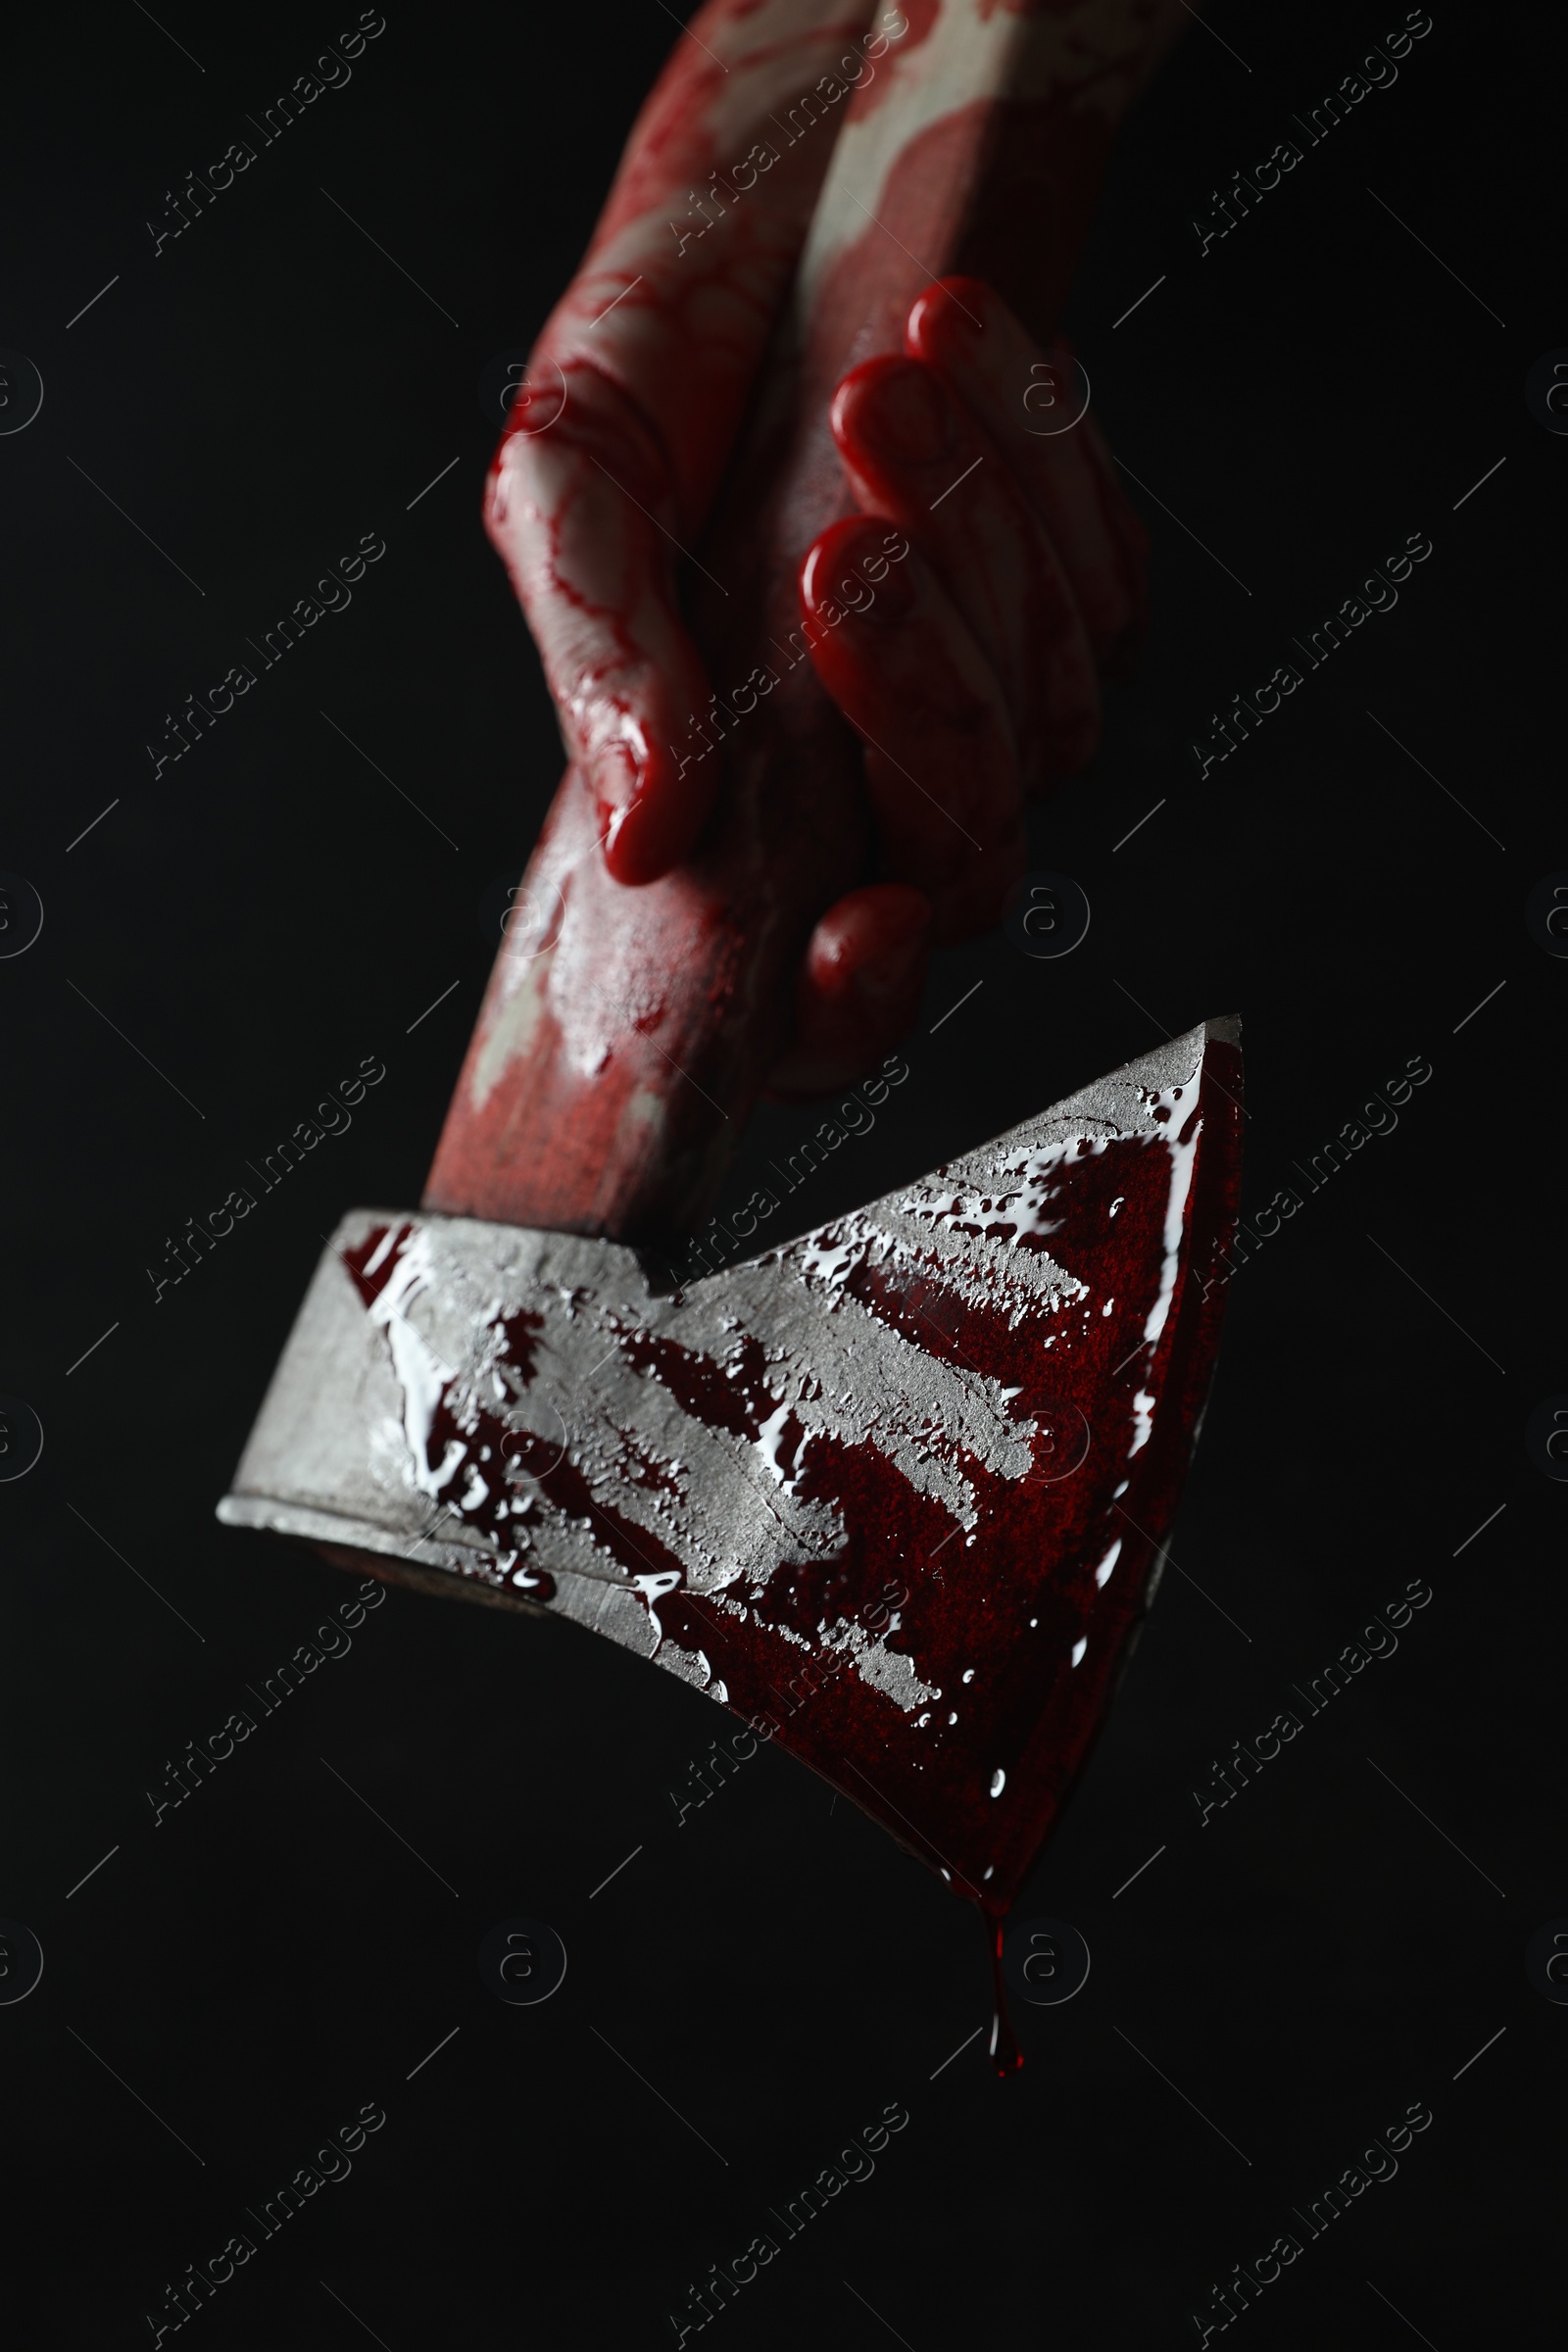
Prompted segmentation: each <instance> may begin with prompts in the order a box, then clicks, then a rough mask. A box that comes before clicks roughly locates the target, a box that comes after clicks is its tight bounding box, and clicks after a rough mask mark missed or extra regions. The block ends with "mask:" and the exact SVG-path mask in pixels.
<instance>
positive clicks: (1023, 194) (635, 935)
mask: <svg viewBox="0 0 1568 2352" xmlns="http://www.w3.org/2000/svg"><path fill="white" fill-rule="evenodd" d="M1070 13H1071V11H1070V7H1069V8H1068V9H1066V10H1064V9H1063V8H1062V6H1060V5H1059V0H1058V4H1056V5H1051V4H1048V5H1046V6H1044V7H1041V8H1039V9H1038V10H1037V11H1034V12H1029V11H1017V12H1007V13H1005V15H1004V16H1003V17H1002V19H1001V21H1000V23H1001V29H1000V31H999V29H998V28H997V27H998V20H997V18H996V17H995V15H994V14H993V12H992V11H991V10H990V9H988V8H986V7H985V6H984V0H947V5H946V6H945V7H944V9H943V11H942V18H941V22H940V23H939V25H938V28H937V33H936V34H935V35H933V36H930V37H928V38H927V40H926V42H925V43H924V45H923V47H921V48H919V49H916V50H915V51H913V52H912V53H911V54H910V55H908V56H907V57H906V58H904V59H902V60H901V61H900V73H899V75H898V77H897V79H896V82H895V86H894V87H892V88H890V89H888V90H886V91H885V92H884V93H883V94H882V95H881V100H880V104H879V106H878V107H876V108H874V109H867V110H866V112H865V114H864V116H863V117H862V116H861V115H859V114H858V113H857V112H856V111H854V110H852V112H851V115H850V119H849V120H848V121H847V123H846V124H845V126H844V128H843V130H842V131H841V133H840V137H839V143H838V146H837V147H836V149H835V153H834V160H833V163H832V166H831V167H830V170H829V174H828V178H827V182H826V185H825V186H824V189H823V192H822V196H821V199H820V201H819V204H818V207H817V212H816V215H815V218H814V220H813V222H812V227H811V232H810V236H809V240H808V245H807V250H806V254H805V256H804V258H803V261H802V265H801V269H800V272H799V274H798V277H797V283H796V288H795V293H794V297H793V301H792V304H791V306H790V308H789V309H788V310H787V311H786V313H785V315H784V318H783V319H782V320H781V324H780V328H779V331H778V334H777V335H776V337H775V340H774V344H773V347H772V350H771V353H770V356H769V359H768V361H767V363H766V364H765V366H764V368H763V370H762V373H761V376H760V388H759V392H758V395H757V397H756V399H755V402H754V406H753V411H752V414H751V417H750V419H749V421H748V425H747V429H746V432H745V434H744V436H743V439H742V444H741V447H740V450H739V453H738V455H737V457H736V459H735V461H734V463H733V464H732V466H731V467H730V470H729V472H728V474H727V476H726V481H725V487H724V491H723V493H722V496H721V499H720V501H719V504H718V507H717V510H716V512H715V515H714V517H713V520H712V522H711V527H710V529H709V531H708V533H707V535H706V537H705V539H704V541H703V543H702V545H701V547H700V549H699V551H698V558H697V561H696V563H695V564H689V565H688V566H687V567H686V572H685V577H684V581H683V588H684V592H685V593H684V596H683V602H684V603H685V606H686V609H687V610H688V611H689V613H690V614H691V618H692V627H693V633H694V635H695V637H696V640H697V643H698V645H699V648H700V650H701V652H702V654H703V657H704V660H705V662H706V663H707V665H708V671H709V676H710V679H711V683H712V685H713V687H714V688H715V690H716V695H717V698H718V704H719V706H720V711H721V715H718V716H717V717H716V719H715V722H714V725H713V727H711V729H710V730H709V732H710V733H712V732H717V733H720V734H722V736H723V740H722V742H721V744H719V745H718V746H717V747H716V748H715V749H713V750H711V751H709V752H708V753H707V755H706V756H707V757H708V758H711V759H718V760H721V762H722V765H721V781H720V786H719V790H718V794H717V797H716V800H715V804H714V814H713V816H712V818H711V820H710V823H709V825H708V828H707V830H706V831H705V833H704V835H703V837H702V839H701V840H700V842H699V844H698V847H697V851H696V853H695V855H694V856H693V857H692V858H690V859H689V860H688V861H687V862H686V863H685V864H683V865H682V866H680V867H678V868H677V869H676V870H675V871H673V872H671V873H669V874H668V875H666V876H665V877H664V878H663V879H662V880H661V881H658V882H654V883H650V884H646V885H643V886H641V887H638V888H628V887H625V886H623V885H621V884H619V883H616V882H614V881H613V880H612V878H611V876H610V874H609V872H608V870H607V868H606V864H605V859H604V857H603V854H602V852H601V850H600V847H599V820H598V817H597V814H596V811H595V809H594V806H593V804H592V799H591V796H590V794H589V792H588V790H587V788H586V786H585V784H584V781H583V778H582V776H581V773H580V771H579V770H578V769H576V768H575V767H571V768H568V769H567V771H566V774H565V776H564V779H563V782H562V784H561V787H560V790H559V792H558V793H557V796H556V799H555V802H554V804H553V806H552V808H551V810H550V813H549V816H548V818H547V819H546V823H545V827H544V831H543V833H542V835H541V838H540V840H539V843H538V846H537V848H536V849H535V851H534V855H533V858H532V860H531V862H530V864H529V867H528V871H527V874H526V877H525V881H524V886H523V889H522V891H521V892H520V893H519V896H518V908H519V911H518V914H517V915H516V917H515V919H514V921H513V923H512V925H511V928H510V931H509V934H508V937H507V939H506V941H505V942H504V944H503V947H502V950H501V953H500V955H499V956H498V957H497V960H496V964H495V969H494V971H493V973H492V975H491V979H490V983H489V987H488V990H487V992H486V995H485V1000H484V1004H483V1005H482V1007H481V1010H480V1014H479V1019H478V1022H477V1025H476V1027H475V1030H474V1034H473V1038H472V1041H471V1043H470V1045H469V1048H468V1052H467V1055H466V1060H465V1062H464V1067H463V1072H462V1075H461V1077H460V1079H459V1081H458V1086H457V1091H456V1093H455V1095H454V1097H453V1101H452V1105H451V1108H450V1109H449V1111H448V1114H447V1120H446V1125H445V1128H444V1130H443V1133H442V1136H441V1141H440V1144H439V1147H438V1149H437V1152H436V1156H435V1161H434V1165H433V1166H432V1168H431V1171H430V1178H429V1183H428V1185H427V1186H426V1189H425V1196H424V1205H425V1207H426V1208H427V1209H434V1210H439V1211H444V1212H446V1213H448V1214H455V1215H469V1216H480V1217H486V1218H492V1219H496V1220H498V1221H501V1222H503V1223H509V1224H518V1225H531V1226H536V1227H541V1228H548V1229H553V1230H557V1231H565V1232H573V1233H587V1234H599V1235H604V1236H607V1237H610V1238H613V1239H615V1240H618V1241H623V1242H629V1243H634V1244H639V1245H643V1246H648V1247H653V1248H662V1249H664V1250H672V1249H674V1248H675V1247H676V1246H677V1245H678V1244H679V1242H680V1240H681V1238H682V1237H683V1235H687V1234H690V1233H692V1232H693V1231H694V1230H695V1228H696V1226H697V1225H698V1223H699V1222H700V1221H701V1219H702V1218H703V1217H704V1215H705V1214H706V1213H707V1211H708V1209H709V1207H710V1206H711V1202H712V1200H713V1197H714V1196H715V1194H716V1192H717V1190H718V1186H719V1184H720V1182H721V1180H722V1177H723V1174H724V1171H725V1168H726V1166H727V1164H728V1161H729V1158H730V1155H731V1153H732V1152H733V1150H734V1147H735V1145H736V1143H737V1141H738V1139H739V1135H740V1131H741V1128H742V1126H743V1125H744V1123H745V1120H746V1117H747V1115H748V1114H749V1112H750V1110H751V1107H752V1105H753V1103H754V1102H755V1101H756V1098H757V1096H758V1094H759V1092H760V1089H761V1087H762V1085H763V1084H764V1083H765V1080H766V1076H767V1072H768V1070H769V1068H770V1066H771V1065H772V1063H773V1062H774V1061H775V1060H776V1059H777V1057H778V1055H779V1054H780V1052H781V1050H782V1049H783V1048H784V1046H785V1045H786V1044H787V1042H788V1039H789V1034H790V1030H791V1027H792V1024H793V1020H794V1006H795V981H796V975H797V973H798V970H799V967H800V964H801V959H802V956H803V954H804V952H805V949H806V945H807V942H808V940H809V936H810V932H811V929H812V926H813V925H814V923H815V922H816V920H817V919H818V917H819V916H820V915H821V914H822V913H823V912H824V910H825V909H826V908H827V907H829V906H830V905H831V904H832V903H833V902H834V900H836V899H838V898H840V897H842V896H843V894H844V893H845V892H846V891H847V890H849V889H852V888H854V887H855V886H856V885H857V884H858V882H860V881H863V880H865V879H868V878H869V867H870V859H871V855H872V831H871V821H870V813H869V808H868V804H867V801H866V796H865V791H864V787H863V784H862V781H861V778H860V772H859V752H858V743H857V740H856V738H855V737H854V736H853V734H852V733H851V731H850V729H849V727H848V725H847V724H846V722H845V721H844V719H843V718H842V717H841V716H840V714H839V712H838V711H836V710H835V708H834V707H833V705H832V704H831V703H830V702H829V700H828V698H827V696H826V695H825V693H824V692H823V691H822V689H821V687H820V686H819V685H818V684H817V681H816V677H815V674H814V671H813V669H812V666H811V662H810V660H809V655H808V654H807V651H806V645H805V640H804V637H803V634H802V615H801V609H800V601H799V592H798V586H797V582H798V577H799V572H800V566H801V563H802V560H803V558H804V557H805V554H806V551H807V549H808V548H809V545H810V543H811V541H812V540H813V539H814V538H815V537H816V536H817V534H818V533H819V532H820V531H821V530H823V529H824V528H825V527H826V525H827V524H828V523H830V522H832V521H833V520H835V519H836V518H837V517H838V516H839V515H843V514H845V513H847V512H849V511H850V501H849V498H848V494H847V491H846V487H845V483H844V478H843V473H842V470H841V467H840V465H839V460H838V456H837V452H836V450H835V447H834V444H833V440H832V436H831V432H830V430H829V425H828V407H829V402H830V400H831V397H832V394H833V391H834V388H835V386H836V385H837V383H838V382H839V380H840V378H841V377H842V376H843V375H844V374H845V373H846V372H847V371H848V370H849V369H850V368H853V367H855V366H857V365H858V364H859V363H860V362H861V361H863V360H866V359H869V358H871V357H873V356H875V355H877V354H879V353H883V352H888V351H897V350H899V349H901V348H902V346H903V332H904V322H905V319H906V318H907V314H908V311H909V308H910V306H911V304H912V303H913V301H914V299H915V297H916V296H917V295H918V294H919V293H920V291H921V290H922V288H923V287H925V286H927V285H929V284H930V283H931V281H932V279H933V278H934V277H937V276H941V275H946V274H948V273H950V272H954V271H960V270H961V271H964V272H968V273H972V274H974V275H977V276H982V277H986V278H989V279H990V280H991V281H992V282H993V283H994V284H996V285H997V286H998V288H999V290H1000V291H1001V292H1002V293H1003V294H1004V296H1005V298H1006V300H1007V301H1008V302H1009V303H1010V304H1011V305H1012V307H1013V309H1014V310H1015V311H1017V312H1018V314H1019V315H1020V316H1021V317H1022V318H1023V319H1024V320H1025V322H1026V323H1027V324H1028V325H1029V326H1030V327H1031V328H1032V329H1033V330H1034V331H1035V332H1036V333H1037V335H1039V334H1044V333H1045V332H1046V331H1048V330H1049V329H1050V327H1051V326H1052V325H1054V320H1055V317H1056V314H1057V311H1058V308H1059V305H1060V302H1061V299H1062V297H1063V294H1064V292H1065V286H1066V281H1067V277H1068V274H1069V271H1070V268H1071V263H1072V260H1073V258H1074V257H1075V255H1076V251H1077V248H1078V245H1079V243H1080V241H1081V237H1082V233H1083V230H1084V228H1085V226H1086V225H1087V221H1088V218H1089V214H1090V211H1091V209H1092V205H1093V200H1094V196H1095V194H1096V192H1097V189H1098V185H1099V181H1100V177H1101V174H1102V172H1103V167H1104V162H1105V159H1106V157H1107V155H1108V152H1109V146H1110V140H1111V132H1112V126H1113V124H1114V123H1115V121H1116V119H1117V118H1118V117H1119V115H1120V113H1121V111H1122V110H1123V109H1124V107H1125V105H1126V103H1127V102H1128V100H1129V99H1130V97H1131V96H1132V94H1133V92H1134V90H1135V89H1136V87H1137V86H1138V84H1139V83H1140V82H1141V80H1142V79H1143V78H1144V76H1145V74H1146V73H1147V72H1148V70H1149V66H1150V64H1151V62H1152V58H1153V56H1154V55H1155V54H1156V53H1157V51H1158V49H1159V48H1161V47H1162V46H1163V44H1164V40H1165V39H1166V38H1167V37H1169V36H1168V31H1167V29H1166V26H1167V21H1168V20H1169V19H1171V18H1174V16H1175V14H1176V12H1175V9H1174V8H1173V7H1172V6H1170V5H1169V0H1144V5H1143V7H1142V8H1141V9H1139V8H1137V7H1135V9H1134V11H1133V12H1131V13H1132V16H1133V17H1134V18H1136V19H1137V20H1138V21H1137V22H1136V23H1133V24H1132V26H1131V30H1130V31H1129V29H1128V25H1129V18H1128V16H1126V15H1123V16H1122V18H1121V19H1120V28H1121V37H1120V40H1119V42H1118V43H1113V44H1112V49H1113V50H1114V54H1113V55H1109V56H1100V57H1098V58H1091V59H1090V60H1089V62H1088V64H1087V66H1086V65H1085V64H1084V61H1083V60H1082V59H1079V60H1078V61H1077V62H1076V64H1074V65H1071V66H1070V67H1069V68H1068V69H1066V70H1065V71H1064V70H1063V69H1062V67H1061V64H1060V49H1061V36H1062V33H1063V30H1064V25H1063V18H1064V15H1067V14H1070ZM1053 76H1054V79H1053ZM1014 91H1023V92H1026V93H1029V94H1026V95H1022V96H1014V95H1008V94H1006V93H1008V92H1014ZM1041 92H1043V94H1035V93H1041ZM857 105H858V102H857ZM873 213H874V216H875V218H874V219H873V218H872V215H873ZM916 255H918V256H919V257H921V258H920V259H918V260H917V259H916V258H915V256H916ZM699 715H701V714H699ZM704 740H705V738H704V737H703V736H700V735H698V734H696V732H695V731H694V733H693V736H692V738H691V741H690V743H689V745H687V746H683V747H681V748H682V749H689V750H690V751H691V753H692V755H693V756H694V757H695V756H697V755H698V754H699V753H700V752H701V751H702V746H703V742H704Z"/></svg>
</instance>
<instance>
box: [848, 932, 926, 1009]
mask: <svg viewBox="0 0 1568 2352" xmlns="http://www.w3.org/2000/svg"><path fill="white" fill-rule="evenodd" d="M928 941H929V923H927V925H926V926H925V927H923V928H922V929H921V930H919V931H916V932H915V933H914V934H913V936H912V937H906V938H904V939H901V940H897V941H895V942H894V943H893V945H892V946H890V947H886V948H884V949H883V950H882V952H881V954H880V955H879V956H872V957H871V958H870V959H869V960H868V961H867V962H865V963H862V964H861V966H860V968H859V970H858V972H857V973H856V975H855V986H856V989H857V991H858V994H859V995H860V996H862V997H865V998H867V999H868V1000H869V1001H870V1003H871V1004H873V1005H890V1004H896V1003H897V1002H898V1000H899V999H900V998H901V997H903V996H904V995H905V994H906V993H907V990H908V988H909V985H910V982H911V981H912V980H913V979H914V978H915V975H916V973H917V972H918V971H919V970H920V968H921V966H922V965H923V964H924V961H925V956H926V949H927V945H928Z"/></svg>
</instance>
